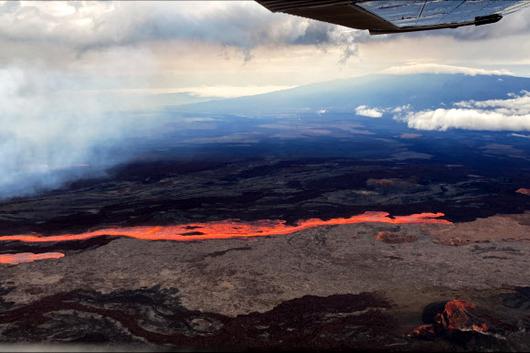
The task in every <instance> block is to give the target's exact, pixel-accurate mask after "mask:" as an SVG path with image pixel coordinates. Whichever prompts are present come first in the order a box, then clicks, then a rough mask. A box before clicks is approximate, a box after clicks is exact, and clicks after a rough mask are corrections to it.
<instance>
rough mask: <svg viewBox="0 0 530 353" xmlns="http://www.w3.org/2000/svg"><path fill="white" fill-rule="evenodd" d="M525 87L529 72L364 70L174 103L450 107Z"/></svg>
mask: <svg viewBox="0 0 530 353" xmlns="http://www.w3.org/2000/svg"><path fill="white" fill-rule="evenodd" d="M522 90H530V78H527V77H516V76H507V75H503V76H499V75H475V76H469V75H464V74H424V73H422V74H412V75H369V76H362V77H355V78H350V79H344V80H337V81H330V82H323V83H316V84H311V85H307V86H301V87H296V88H292V89H288V90H283V91H276V92H271V93H266V94H260V95H255V96H247V97H239V98H232V99H223V100H218V101H211V102H203V103H197V104H190V105H183V106H179V107H176V108H175V110H177V111H179V112H189V113H218V114H244V115H263V114H287V113H301V112H317V111H319V110H321V109H327V110H330V111H333V112H350V113H351V112H352V111H353V110H354V109H355V108H356V107H358V106H359V105H367V106H372V107H382V108H390V107H397V106H402V105H407V104H410V105H412V106H413V107H414V109H416V110H417V109H428V108H437V107H440V106H444V105H445V106H447V107H450V106H451V105H452V104H453V103H455V102H458V101H463V100H485V99H504V98H507V95H508V94H509V93H519V92H520V91H522Z"/></svg>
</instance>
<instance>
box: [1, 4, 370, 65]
mask: <svg viewBox="0 0 530 353" xmlns="http://www.w3.org/2000/svg"><path fill="white" fill-rule="evenodd" d="M367 37H368V34H367V33H366V32H365V31H359V30H345V29H344V28H342V27H340V26H334V25H331V24H328V23H324V22H317V21H312V20H308V19H305V18H301V17H296V16H289V15H285V14H272V13H271V12H269V11H268V10H266V9H265V8H264V7H262V6H261V5H259V4H257V3H255V2H253V1H252V2H249V1H230V2H223V1H217V2H216V1H180V2H178V1H177V2H173V1H169V2H152V1H138V2H135V3H134V4H131V3H127V2H111V1H108V2H107V1H105V2H96V1H83V2H74V1H72V2H68V3H67V2H62V1H59V2H46V3H45V4H44V3H42V2H40V1H26V2H21V3H20V4H19V3H18V2H12V3H11V2H9V3H6V4H3V5H2V4H0V39H7V40H12V41H15V42H26V43H39V42H42V41H47V42H48V43H55V44H59V45H62V46H67V47H70V48H72V49H74V50H79V51H86V50H90V49H94V48H96V49H97V48H102V47H110V46H121V45H134V44H139V43H145V42H154V41H171V40H181V41H188V42H200V43H209V44H213V45H220V46H230V47H237V48H239V49H242V50H243V51H245V52H246V54H247V59H248V58H250V57H251V52H250V51H251V50H252V49H254V48H256V47H258V46H261V45H279V46H281V45H320V46H341V47H343V49H344V50H343V55H342V58H341V61H346V60H347V59H348V58H349V57H351V56H354V55H356V54H357V44H356V41H357V40H358V39H362V38H367Z"/></svg>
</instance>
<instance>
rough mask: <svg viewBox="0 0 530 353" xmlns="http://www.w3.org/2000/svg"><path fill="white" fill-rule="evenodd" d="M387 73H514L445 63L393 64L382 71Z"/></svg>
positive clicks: (469, 74) (471, 74) (474, 74)
mask: <svg viewBox="0 0 530 353" xmlns="http://www.w3.org/2000/svg"><path fill="white" fill-rule="evenodd" d="M382 73H385V74H391V75H410V74H420V73H433V74H464V75H468V76H476V75H513V73H511V72H510V71H508V70H487V69H481V68H474V67H465V66H454V65H443V64H435V63H417V64H414V63H412V64H407V65H401V66H392V67H389V68H387V69H385V70H383V71H382Z"/></svg>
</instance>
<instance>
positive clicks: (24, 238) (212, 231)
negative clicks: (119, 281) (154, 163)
mask: <svg viewBox="0 0 530 353" xmlns="http://www.w3.org/2000/svg"><path fill="white" fill-rule="evenodd" d="M443 216H444V214H443V213H419V214H413V215H409V216H396V217H390V215H389V214H388V213H387V212H365V213H363V214H360V215H356V216H352V217H349V218H333V219H329V220H322V219H319V218H312V219H308V220H302V221H300V222H298V223H297V224H295V225H288V224H286V222H285V221H281V220H263V221H256V222H249V223H244V222H240V221H221V222H209V223H189V224H181V225H175V226H138V227H124V228H106V229H100V230H95V231H89V232H85V233H77V234H60V235H49V236H43V235H39V234H17V235H4V236H0V241H19V242H25V243H52V242H66V241H79V240H87V239H92V238H96V237H103V236H113V237H128V238H134V239H141V240H171V241H194V240H209V239H230V238H247V237H264V236H271V235H287V234H292V233H295V232H299V231H301V230H305V229H309V228H315V227H321V226H333V225H340V224H354V223H390V224H412V223H426V224H449V223H451V222H449V221H447V220H444V219H440V218H441V217H443Z"/></svg>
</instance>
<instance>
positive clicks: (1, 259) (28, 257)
mask: <svg viewBox="0 0 530 353" xmlns="http://www.w3.org/2000/svg"><path fill="white" fill-rule="evenodd" d="M62 257H64V254H63V253H60V252H45V253H42V254H34V253H31V252H22V253H17V254H3V255H0V264H3V265H18V264H22V263H27V262H33V261H39V260H52V259H60V258H62Z"/></svg>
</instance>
